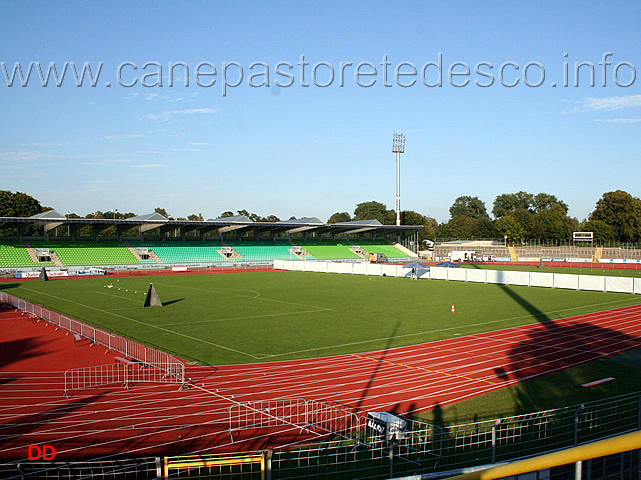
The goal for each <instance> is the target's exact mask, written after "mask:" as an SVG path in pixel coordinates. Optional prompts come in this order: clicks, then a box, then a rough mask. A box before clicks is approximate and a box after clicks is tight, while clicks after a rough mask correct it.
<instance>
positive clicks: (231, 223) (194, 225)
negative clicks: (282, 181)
mask: <svg viewBox="0 0 641 480" xmlns="http://www.w3.org/2000/svg"><path fill="white" fill-rule="evenodd" d="M28 225H38V226H43V227H44V231H45V233H47V232H49V231H50V230H52V229H54V228H56V227H58V226H60V225H67V226H69V229H70V231H72V232H76V231H77V230H79V229H80V228H81V227H84V226H91V227H94V228H95V229H96V231H100V230H104V229H105V228H107V227H112V226H115V227H116V229H117V232H118V235H121V234H122V232H124V231H126V230H129V229H131V228H132V227H138V228H139V232H140V233H141V234H142V233H144V232H147V231H149V230H152V229H155V228H160V234H161V236H162V235H164V233H165V232H170V231H172V232H173V231H174V230H179V231H180V232H181V234H183V233H186V232H190V231H194V230H199V231H200V233H201V234H205V233H207V232H211V231H218V232H219V233H221V234H226V233H228V232H235V233H234V234H233V235H238V234H240V233H242V232H246V231H253V232H254V235H255V236H258V235H260V234H261V233H268V234H270V235H272V234H279V233H290V234H294V233H299V232H306V233H318V234H322V233H330V234H341V235H345V234H357V233H368V234H412V233H415V232H416V231H418V230H420V229H421V228H423V226H422V225H383V224H381V222H379V221H378V220H357V221H353V222H340V223H333V224H330V223H323V222H321V221H320V220H319V219H318V218H315V217H311V218H300V219H290V220H283V221H280V222H254V221H252V220H251V219H249V218H247V217H246V216H244V215H239V216H234V217H224V218H216V219H209V220H205V221H199V220H169V219H167V218H166V217H164V216H162V215H160V214H158V213H150V214H147V215H139V216H136V217H131V218H125V219H119V218H66V217H65V216H64V215H61V214H60V213H58V212H56V211H55V210H49V211H47V212H42V213H39V214H37V215H33V216H31V217H0V226H5V227H6V226H13V227H17V229H18V235H19V236H21V234H22V232H23V231H24V229H25V227H26V226H28Z"/></svg>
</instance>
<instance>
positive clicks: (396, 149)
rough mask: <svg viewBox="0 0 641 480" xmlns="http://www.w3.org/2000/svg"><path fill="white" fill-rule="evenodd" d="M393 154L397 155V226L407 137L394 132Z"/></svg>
mask: <svg viewBox="0 0 641 480" xmlns="http://www.w3.org/2000/svg"><path fill="white" fill-rule="evenodd" d="M392 153H395V154H396V225H400V224H401V153H405V135H403V134H402V133H396V132H394V137H393V140H392Z"/></svg>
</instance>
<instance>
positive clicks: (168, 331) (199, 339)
mask: <svg viewBox="0 0 641 480" xmlns="http://www.w3.org/2000/svg"><path fill="white" fill-rule="evenodd" d="M24 289H25V290H27V291H30V292H35V293H39V294H42V295H47V296H49V297H53V298H57V299H58V300H62V301H64V302H69V303H74V304H76V305H79V306H81V307H85V308H89V309H91V310H96V311H98V312H102V313H106V314H107V315H113V316H114V317H119V318H124V319H125V320H131V321H132V322H135V323H139V324H141V325H145V326H146V327H151V328H155V329H158V330H162V331H163V332H167V333H171V334H172V335H178V336H181V337H185V338H188V339H190V340H194V341H196V342H201V343H206V344H207V345H211V346H213V347H218V348H222V349H223V350H229V351H230V352H235V353H240V354H241V355H245V356H247V357H251V358H253V359H255V360H258V358H259V357H256V356H255V355H252V354H251V353H247V352H243V351H241V350H236V349H235V348H230V347H226V346H224V345H219V344H217V343H214V342H208V341H207V340H203V339H202V338H198V337H192V336H191V335H185V334H184V333H180V332H176V331H174V330H169V329H168V328H163V327H160V326H157V325H153V324H151V323H147V322H143V321H141V320H137V319H135V318H131V317H125V316H124V315H118V314H117V313H113V312H108V311H107V310H103V309H101V308H96V307H92V306H90V305H85V304H83V303H79V302H75V301H73V300H69V299H67V298H62V297H58V296H57V295H52V294H50V293H44V292H39V291H37V290H32V289H30V288H26V287H24Z"/></svg>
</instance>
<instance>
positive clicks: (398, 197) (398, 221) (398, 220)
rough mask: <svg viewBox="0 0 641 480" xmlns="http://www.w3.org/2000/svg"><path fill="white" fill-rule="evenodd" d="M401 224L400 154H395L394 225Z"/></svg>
mask: <svg viewBox="0 0 641 480" xmlns="http://www.w3.org/2000/svg"><path fill="white" fill-rule="evenodd" d="M400 224H401V152H396V225H400Z"/></svg>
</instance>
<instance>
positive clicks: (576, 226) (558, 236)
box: [0, 190, 641, 243]
mask: <svg viewBox="0 0 641 480" xmlns="http://www.w3.org/2000/svg"><path fill="white" fill-rule="evenodd" d="M47 210H52V208H51V207H46V206H42V205H41V204H40V202H39V201H38V200H36V199H35V198H33V197H31V196H30V195H27V194H26V193H22V192H10V191H7V190H0V217H29V216H32V215H35V214H38V213H42V212H44V211H47ZM154 211H155V212H157V213H159V214H161V215H163V216H164V217H166V218H168V219H170V220H192V221H203V220H204V217H203V215H202V213H193V214H191V215H188V216H187V217H177V218H174V217H172V216H171V215H170V214H169V213H168V212H167V210H165V209H164V208H161V207H157V208H156V209H155V210H154ZM449 213H450V219H449V220H448V221H447V222H443V223H440V224H439V223H438V222H437V221H436V220H435V219H434V218H432V217H430V216H427V215H423V214H421V213H418V212H415V211H412V210H405V211H402V212H401V224H402V225H423V228H422V229H421V230H420V231H419V240H425V239H428V240H437V239H457V238H459V239H474V238H486V239H487V238H504V237H507V239H508V241H509V242H511V243H518V242H525V241H532V240H536V241H540V242H542V243H543V242H550V241H552V242H554V241H568V240H571V239H572V232H577V231H588V232H594V240H595V242H597V243H612V242H621V243H639V242H641V200H640V199H639V198H637V197H633V196H632V195H631V194H629V193H628V192H625V191H622V190H616V191H614V192H606V193H604V194H603V195H602V196H601V198H600V199H599V200H598V201H597V202H596V206H595V208H594V211H592V213H590V215H589V216H588V218H587V219H585V220H583V221H579V220H578V219H576V218H574V217H570V216H569V215H568V205H567V204H566V203H565V202H563V201H562V200H560V199H558V198H557V197H556V196H554V195H550V194H547V193H538V194H532V193H528V192H523V191H521V192H516V193H505V194H501V195H498V196H497V197H496V198H495V200H494V202H493V204H492V210H491V212H488V210H487V207H486V205H485V202H483V201H482V200H480V199H479V198H478V197H472V196H468V195H463V196H460V197H458V198H457V199H456V200H455V201H454V203H453V204H452V205H451V206H450V209H449ZM490 214H491V216H490ZM236 215H244V216H246V217H247V218H249V219H250V220H252V221H255V222H279V221H280V220H281V219H280V218H279V217H278V216H276V215H267V216H261V215H258V214H256V213H253V212H250V211H248V210H244V209H243V210H237V211H236V213H234V212H233V211H231V210H228V211H225V212H223V213H221V214H220V215H219V217H220V218H226V217H232V216H236ZM66 216H67V218H87V219H105V218H106V219H111V218H113V219H126V218H131V217H135V216H136V214H135V213H134V212H126V213H125V212H119V211H118V210H115V209H111V210H106V211H101V210H98V211H96V212H92V213H89V214H87V215H85V216H84V217H81V216H80V215H77V214H76V213H73V212H67V214H66ZM294 218H295V217H290V219H294ZM372 219H375V220H378V221H380V222H381V223H382V224H383V225H394V224H395V223H396V212H395V211H394V210H393V209H389V208H387V206H386V205H385V204H384V203H381V202H377V201H368V202H362V203H359V204H357V205H356V207H355V209H354V212H353V214H350V213H348V212H346V211H344V212H336V213H334V214H332V215H331V216H330V217H329V219H328V220H327V223H339V222H350V221H356V220H372ZM83 228H84V229H85V230H86V231H83V230H82V229H81V231H80V232H79V234H80V235H81V236H83V235H91V233H90V232H91V229H90V227H83ZM111 230H114V231H115V229H114V228H113V227H112V228H111ZM15 234H16V229H15V227H9V226H4V227H0V236H12V235H15ZM24 234H25V235H37V231H36V227H34V226H29V227H28V228H27V229H26V230H25V232H24ZM100 234H101V235H113V234H114V232H112V231H110V230H109V229H105V231H103V232H100Z"/></svg>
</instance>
